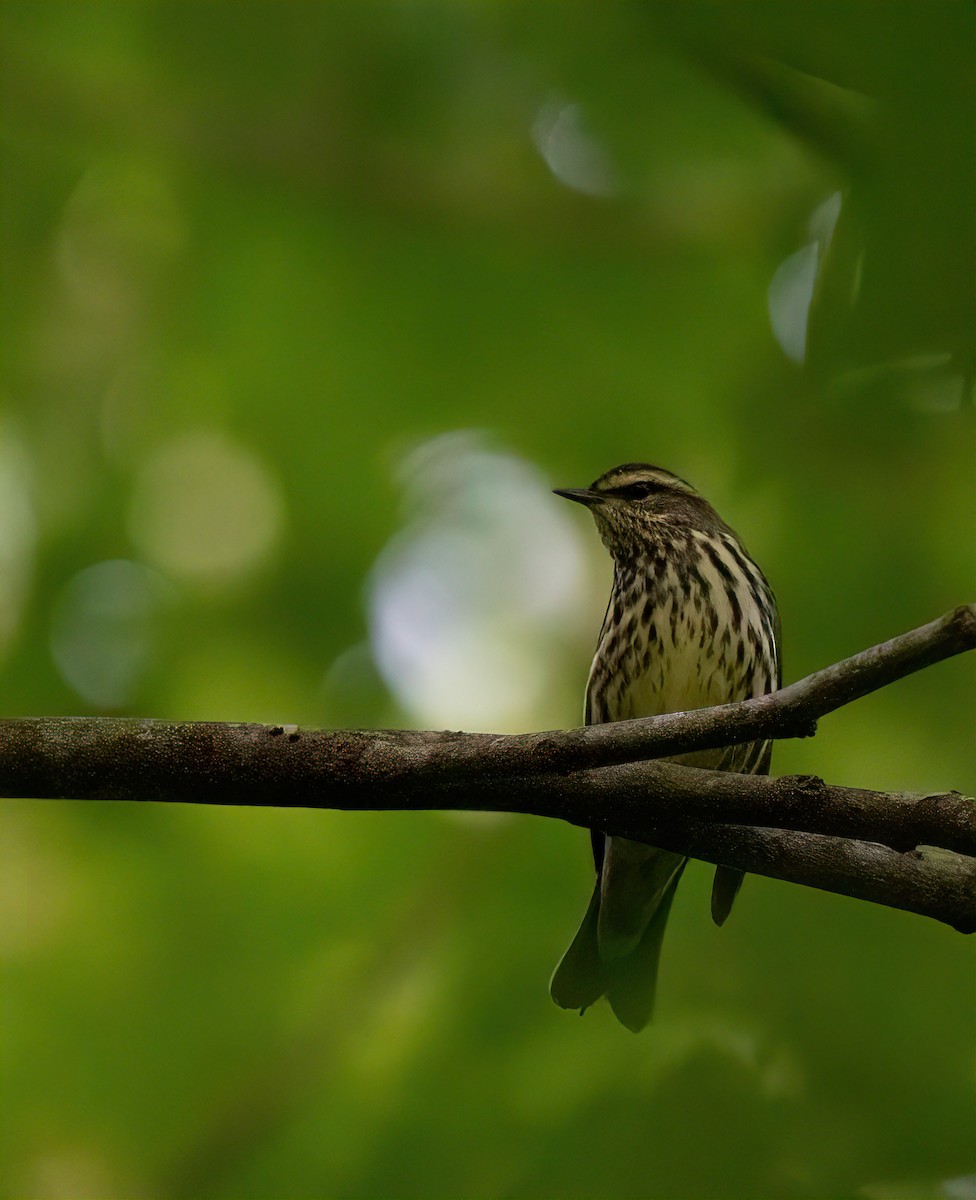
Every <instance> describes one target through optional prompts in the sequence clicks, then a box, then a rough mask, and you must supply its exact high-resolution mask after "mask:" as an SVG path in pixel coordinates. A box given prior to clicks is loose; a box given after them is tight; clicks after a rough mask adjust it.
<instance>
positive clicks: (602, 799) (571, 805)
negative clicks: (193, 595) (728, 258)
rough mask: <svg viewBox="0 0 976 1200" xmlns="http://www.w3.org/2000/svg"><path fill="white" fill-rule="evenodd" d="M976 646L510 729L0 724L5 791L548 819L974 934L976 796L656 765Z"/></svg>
mask: <svg viewBox="0 0 976 1200" xmlns="http://www.w3.org/2000/svg"><path fill="white" fill-rule="evenodd" d="M974 646H976V607H974V606H971V607H967V608H958V609H956V610H954V611H953V612H951V613H948V614H946V616H944V617H942V618H941V619H940V620H938V621H933V622H931V623H930V624H928V625H925V626H922V627H921V628H919V629H916V630H913V631H912V632H910V633H907V634H904V635H902V636H901V637H898V638H894V639H892V640H891V641H889V642H885V643H883V644H882V645H880V646H875V647H873V648H872V649H870V650H865V651H863V652H862V653H861V654H857V655H855V656H854V657H853V658H849V659H846V660H845V661H844V662H841V663H837V664H835V665H834V666H832V667H828V668H826V669H825V670H823V671H818V672H817V673H815V674H814V675H810V676H808V677H807V678H806V679H803V680H800V681H799V682H798V683H794V684H791V685H790V686H789V687H786V688H783V689H782V690H781V691H779V692H775V693H773V694H771V695H769V696H763V697H759V698H757V699H755V700H748V701H744V702H742V703H740V704H732V705H723V706H719V707H717V708H710V709H700V710H697V711H694V712H687V713H671V714H667V715H664V716H660V717H651V718H645V719H643V720H636V721H625V722H616V723H614V724H609V725H602V726H589V727H587V728H582V729H573V730H566V731H552V732H546V733H532V734H520V735H495V734H478V733H452V732H449V731H443V732H433V731H429V732H413V731H408V730H379V731H362V730H303V729H299V728H298V727H297V726H281V725H278V726H266V725H245V724H223V723H212V722H190V723H186V722H182V723H180V722H165V721H153V720H142V719H136V718H97V717H75V718H72V717H54V718H23V719H6V720H3V721H0V795H4V796H31V797H38V798H71V799H80V800H84V799H87V800H140V801H141V800H150V801H165V802H178V803H195V804H200V803H205V804H241V805H261V806H272V807H291V806H300V807H310V808H336V809H350V810H365V809H379V810H390V809H408V810H421V809H468V810H483V811H505V812H520V813H528V814H534V815H538V816H544V817H557V818H560V819H562V820H566V821H569V822H571V823H573V824H576V825H580V826H583V827H589V826H596V827H598V828H601V829H604V830H606V831H607V832H609V833H612V834H619V835H621V836H626V837H631V838H634V839H636V840H639V841H646V842H649V843H651V844H653V845H658V846H661V847H663V848H665V849H669V850H675V851H677V852H680V853H683V854H688V855H690V856H691V857H694V858H701V859H704V860H706V861H708V862H714V863H721V864H723V865H725V866H732V867H740V868H742V869H744V870H747V871H751V872H754V873H756V874H763V875H770V876H772V877H774V878H778V879H784V880H788V881H791V882H794V883H802V884H805V885H807V886H811V887H819V888H822V889H824V890H827V891H834V892H839V893H842V894H844V895H848V896H854V897H857V898H860V899H864V900H870V901H873V902H874V903H879V904H886V905H889V906H891V907H895V908H901V909H905V910H907V911H911V912H916V913H921V914H922V915H925V916H929V917H933V918H935V919H936V920H940V921H943V922H945V923H946V924H949V925H951V926H952V927H953V928H955V929H958V930H960V931H962V932H974V931H976V806H974V804H973V801H972V800H970V799H967V798H966V797H963V796H960V795H958V794H957V793H954V792H948V793H939V794H933V795H920V794H914V793H907V792H874V791H868V790H865V789H860V788H846V787H839V786H836V785H829V784H826V783H824V782H823V781H822V780H820V779H817V778H815V777H811V776H792V777H790V776H786V777H781V778H767V777H764V776H750V775H734V774H729V773H724V772H717V771H701V770H696V769H695V768H692V767H685V766H680V765H678V764H676V763H671V762H661V761H657V760H658V759H659V758H661V757H662V756H666V755H674V754H680V753H685V752H687V751H690V750H700V749H704V748H708V747H715V746H723V745H728V744H730V743H732V742H741V741H751V740H753V739H756V738H783V737H802V736H808V735H809V734H811V733H812V732H813V728H814V724H815V722H816V720H817V718H818V717H821V716H823V715H825V714H826V713H829V712H833V711H835V710H836V709H837V708H840V707H841V706H843V705H845V704H847V703H849V702H850V701H851V700H854V699H857V698H858V697H860V696H864V695H866V694H868V693H869V692H871V691H874V690H876V689H878V688H880V687H884V686H886V685H887V684H889V683H891V682H893V681H894V680H896V679H900V678H903V677H904V676H906V675H908V674H911V673H912V672H914V671H917V670H920V669H922V668H923V667H926V666H929V665H931V664H932V663H935V662H938V661H940V660H942V659H944V658H948V657H950V656H951V655H954V654H958V653H961V652H963V651H965V650H969V649H972V648H973V647H974ZM649 796H653V803H652V804H649V803H648V797H649ZM917 847H922V849H917Z"/></svg>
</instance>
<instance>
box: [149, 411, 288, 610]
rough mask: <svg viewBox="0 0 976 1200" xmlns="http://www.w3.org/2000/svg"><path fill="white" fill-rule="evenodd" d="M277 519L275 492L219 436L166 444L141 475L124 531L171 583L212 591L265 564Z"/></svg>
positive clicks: (237, 448)
mask: <svg viewBox="0 0 976 1200" xmlns="http://www.w3.org/2000/svg"><path fill="white" fill-rule="evenodd" d="M283 520H284V501H283V498H282V495H281V491H280V489H279V488H278V486H277V484H276V483H275V482H274V481H273V480H272V479H271V477H270V475H269V474H268V471H267V470H266V468H265V467H264V465H263V464H262V463H261V462H260V461H259V459H258V458H257V456H256V455H254V454H253V453H252V452H251V451H250V450H248V449H247V448H246V447H245V446H242V445H240V444H239V443H238V442H235V441H233V440H231V439H230V438H228V437H227V436H226V435H224V434H218V433H210V432H200V433H192V434H188V435H185V436H183V437H180V438H177V439H174V440H173V441H171V442H169V443H167V444H166V445H164V446H163V447H162V448H161V449H160V450H159V451H157V453H156V454H155V455H154V456H153V457H152V458H151V459H150V460H149V462H148V463H147V464H146V466H145V467H144V468H143V471H142V474H141V476H140V478H139V480H138V482H137V485H136V490H135V494H134V496H133V499H132V505H131V508H130V511H129V532H130V534H131V537H132V540H133V541H134V542H135V544H136V545H137V546H138V547H139V550H140V551H141V552H142V553H143V554H144V555H145V556H146V558H148V559H149V560H150V561H152V562H154V563H155V564H157V565H158V566H160V567H163V568H164V569H165V570H166V571H168V572H170V573H171V574H173V575H174V576H177V577H179V578H181V579H184V580H187V581H189V582H197V583H201V584H207V585H218V586H220V585H225V584H228V583H234V582H237V581H238V580H240V579H241V578H242V577H244V576H246V575H248V574H250V573H251V572H252V571H253V570H254V569H255V568H256V567H258V566H259V565H260V564H261V563H262V562H263V561H264V560H265V559H266V558H267V556H268V554H269V553H270V551H271V550H272V548H273V547H274V545H275V542H276V541H277V539H278V537H279V535H280V533H281V529H282V525H283Z"/></svg>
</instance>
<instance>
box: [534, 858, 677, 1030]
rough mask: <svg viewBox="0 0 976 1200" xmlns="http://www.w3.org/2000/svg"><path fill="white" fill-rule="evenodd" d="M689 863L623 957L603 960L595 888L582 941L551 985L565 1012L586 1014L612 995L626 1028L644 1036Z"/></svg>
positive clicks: (571, 949)
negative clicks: (676, 895) (675, 902)
mask: <svg viewBox="0 0 976 1200" xmlns="http://www.w3.org/2000/svg"><path fill="white" fill-rule="evenodd" d="M683 870H684V863H682V864H681V866H680V867H679V868H678V869H677V870H676V871H675V873H674V875H673V877H672V879H671V880H670V882H669V883H668V886H667V888H666V889H665V891H664V894H663V895H662V897H661V900H660V903H659V904H658V906H657V908H656V909H655V910H654V914H653V915H652V917H651V919H650V921H648V923H647V926H646V928H645V929H644V932H643V933H642V934H641V937H640V940H639V941H638V943H637V945H636V946H635V947H634V948H633V950H631V951H630V952H629V953H628V954H625V955H622V956H621V957H619V958H613V959H606V958H601V957H600V948H599V942H598V939H597V926H598V921H599V916H600V883H599V880H597V885H596V887H595V888H594V889H593V895H592V897H591V898H590V903H589V907H588V908H587V910H586V915H585V916H584V917H583V921H582V923H581V925H580V927H579V931H578V932H577V934H576V937H575V938H573V941H572V943H571V945H570V947H569V949H568V950H567V951H566V953H565V954H564V955H563V957H562V958H561V959H560V961H559V965H558V966H557V967H556V970H555V971H554V972H553V976H552V980H551V982H550V984H549V994H550V996H551V997H552V998H553V1000H554V1001H555V1002H556V1003H557V1004H558V1005H559V1006H560V1008H576V1009H579V1010H580V1012H581V1013H583V1012H585V1011H586V1009H587V1008H589V1007H590V1005H591V1004H595V1003H596V1001H597V1000H599V998H600V997H601V996H606V997H607V999H608V1000H609V1001H610V1007H611V1008H612V1009H613V1012H614V1015H615V1016H616V1018H617V1020H618V1021H620V1023H621V1024H622V1025H626V1027H627V1028H628V1029H631V1030H633V1032H634V1033H639V1032H640V1031H641V1030H642V1029H643V1028H644V1026H645V1025H646V1024H647V1023H648V1021H650V1019H651V1016H652V1014H653V1012H654V998H655V993H656V990H657V968H658V962H659V960H660V956H661V945H662V943H663V941H664V930H665V927H666V925H667V921H668V914H669V913H670V911H671V902H672V900H673V899H674V892H675V888H677V886H678V880H679V879H680V878H681V872H682V871H683Z"/></svg>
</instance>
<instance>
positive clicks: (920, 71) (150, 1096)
mask: <svg viewBox="0 0 976 1200" xmlns="http://www.w3.org/2000/svg"><path fill="white" fill-rule="evenodd" d="M0 13H2V20H3V56H4V61H3V63H2V64H0V66H2V87H3V97H2V100H3V108H2V123H3V133H4V142H3V147H4V148H3V155H4V158H3V169H4V179H3V222H2V225H3V231H2V237H3V245H2V252H3V262H4V266H3V289H2V306H3V311H2V316H3V334H4V336H3V372H4V383H3V391H2V416H0V686H2V712H3V713H4V714H5V715H12V716H13V715H17V716H25V715H35V714H36V715H43V714H58V713H86V712H94V713H104V714H109V715H111V714H134V715H149V716H155V717H166V718H188V719H210V720H223V719H226V720H253V721H268V722H298V723H302V724H309V725H322V726H342V725H345V726H367V727H374V726H384V725H385V726H397V725H400V726H404V725H412V726H416V727H430V726H437V727H453V728H459V727H466V728H489V729H491V728H493V729H499V730H502V729H532V728H551V727H565V726H569V725H572V724H575V723H577V722H578V721H579V719H580V709H581V695H582V687H583V682H584V680H585V676H586V671H587V666H588V660H589V655H590V653H591V649H592V645H593V641H594V639H595V636H596V631H597V628H598V626H599V622H600V619H601V617H602V613H603V604H604V601H605V592H606V589H607V587H608V582H609V564H608V562H607V561H606V560H605V557H604V554H603V551H602V549H601V547H600V546H599V545H598V543H597V539H596V536H595V534H594V531H593V529H592V528H591V527H590V524H589V521H588V519H587V518H586V515H585V514H584V513H583V512H581V511H577V510H575V509H574V510H572V511H570V506H567V505H563V504H562V502H560V501H558V500H557V499H556V498H554V497H552V496H551V495H550V494H549V491H548V489H549V488H551V487H552V486H557V485H561V486H579V485H583V484H585V483H587V482H589V481H590V480H591V479H592V478H594V477H595V476H596V475H598V474H600V473H601V472H602V471H604V470H606V469H607V468H609V467H610V466H612V465H614V464H615V463H617V462H621V461H630V460H634V459H647V460H650V461H652V462H655V463H659V464H661V465H664V466H667V467H669V468H670V469H672V470H675V471H677V472H678V473H679V474H681V475H683V476H685V477H686V478H689V479H690V480H692V481H693V482H694V483H695V484H696V485H697V486H698V487H699V488H700V489H701V490H702V491H703V492H704V493H705V494H706V495H707V496H708V497H709V498H710V499H711V500H712V501H713V502H714V503H715V505H716V507H717V508H718V509H719V511H720V512H721V513H722V514H723V516H725V517H726V519H727V520H729V522H730V523H731V524H732V525H733V526H734V527H735V528H737V529H738V530H739V531H740V533H741V534H742V536H743V539H744V541H745V542H746V544H747V546H748V547H749V549H750V551H751V552H752V553H753V555H754V556H755V557H756V558H757V559H758V560H759V561H760V562H761V563H762V564H763V566H764V568H765V570H766V572H767V574H768V575H769V577H770V579H771V581H772V583H773V586H774V588H775V590H776V592H777V596H778V598H779V603H780V608H781V613H782V621H783V629H784V657H785V673H786V678H787V679H788V680H791V679H796V678H799V677H800V676H802V675H804V674H806V673H807V672H809V671H811V670H813V669H816V668H817V667H819V666H823V665H826V664H827V663H830V662H833V661H836V660H837V659H839V658H842V657H844V656H846V655H848V654H850V653H853V652H855V651H857V650H859V649H862V648H863V647H865V646H868V645H872V644H874V643H876V642H878V641H881V640H883V639H884V638H887V637H889V636H892V635H894V634H897V633H900V632H902V631H904V630H906V629H909V628H912V627H913V626H916V625H918V624H921V623H923V622H925V621H927V620H929V619H931V618H934V617H936V616H938V615H939V614H941V613H942V612H943V611H945V610H946V609H948V608H950V607H952V606H953V605H955V604H958V603H961V602H964V601H965V600H967V599H968V598H970V593H971V589H972V581H973V577H974V555H973V545H972V542H973V539H972V512H973V482H972V475H973V472H972V463H973V407H972V400H971V386H972V377H973V373H972V368H973V360H974V356H973V341H972V338H973V334H972V326H973V321H972V318H973V305H972V292H971V287H972V284H971V278H970V272H971V264H972V261H973V255H972V229H971V209H972V199H973V197H972V179H973V174H972V165H973V164H972V134H971V114H972V68H971V63H970V59H971V44H972V10H971V8H970V7H969V5H968V4H961V3H954V2H946V0H936V2H934V3H903V4H897V5H885V6H878V5H863V6H862V5H860V4H856V3H847V4H836V5H835V4H831V3H823V4H805V5H794V4H786V3H784V4H780V5H772V4H765V5H752V4H738V5H722V4H715V5H709V4H704V3H698V2H697V0H696V2H694V3H687V4H682V5H677V4H674V5H672V4H664V3H659V4H653V5H649V6H635V5H625V4H618V3H609V4H595V3H594V4H589V5H582V4H568V3H566V4H561V3H555V2H552V3H531V4H522V5H514V4H503V3H494V4H493V3H482V4H474V3H471V4H467V3H464V4H461V3H441V4H437V3H428V4H406V3H381V4H372V3H351V2H350V3H332V4H320V5H313V4H299V3H274V4H251V3H249V4H204V3H149V2H144V0H138V2H137V0H130V2H127V3H121V2H120V3H102V2H98V3H82V2H77V0H76V2H74V3H64V4H62V3H16V2H11V0H6V2H5V3H4V5H3V7H2V10H0ZM801 72H802V73H803V74H801ZM818 81H826V82H818ZM841 195H842V197H843V200H842V202H841V203H840V217H839V219H838V220H837V223H836V227H835V228H834V232H833V237H832V238H831V239H830V240H829V245H828V233H829V230H830V227H831V219H832V216H836V211H837V205H838V201H839V197H840V196H841ZM794 256H795V257H794ZM814 268H816V285H815V289H814V298H813V302H812V306H811V308H810V316H809V323H808V325H807V324H806V322H805V313H806V306H807V304H808V303H809V301H810V288H811V286H812V280H813V274H814ZM774 329H775V330H776V331H777V333H775V334H774ZM804 331H805V334H806V346H805V350H804V348H803V345H802V343H803V338H804ZM784 347H785V350H784ZM785 351H789V353H787V352H785ZM800 359H803V361H802V362H801V361H798V360H800ZM972 701H973V689H972V673H971V668H970V666H969V664H968V663H967V662H965V661H962V660H958V659H957V660H954V661H952V662H949V663H945V664H942V665H940V666H938V667H936V668H933V669H931V670H930V671H927V672H925V673H923V674H921V675H917V676H913V677H912V678H910V679H908V680H906V681H903V682H901V683H899V684H897V685H895V686H893V687H891V688H889V689H887V690H885V691H884V692H882V693H879V694H876V695H874V696H871V697H869V698H867V699H865V700H862V701H860V702H858V703H857V704H856V705H855V706H853V707H852V708H850V709H845V710H843V711H842V712H840V713H838V714H837V715H835V716H833V717H830V718H828V719H826V720H824V721H823V722H822V723H821V728H820V732H819V734H818V736H817V738H816V739H815V740H814V741H812V742H803V743H784V744H781V745H780V746H779V747H778V748H777V752H776V755H775V756H774V764H773V765H774V770H776V771H778V772H815V773H817V774H821V775H823V776H825V777H826V778H827V779H830V780H832V781H836V782H840V783H847V784H854V785H862V786H867V787H875V788H894V789H900V788H905V789H944V788H949V787H955V788H959V789H963V790H967V791H971V790H972V788H973V786H974V782H976V780H974V770H973V756H972V751H971V745H970V740H969V739H970V735H971V728H972V715H973V703H972ZM2 822H3V824H2V832H3V837H2V856H3V864H2V870H3V873H2V880H3V883H2V886H3V907H2V916H0V950H2V953H3V992H2V1004H3V1013H2V1017H3V1029H2V1033H3V1043H2V1055H3V1060H2V1080H0V1083H2V1102H3V1112H2V1120H0V1137H2V1142H3V1144H2V1146H0V1161H2V1164H3V1166H2V1168H0V1170H2V1189H3V1195H5V1196H8V1197H12V1198H13V1197H16V1198H18V1200H25V1198H26V1200H59V1198H62V1197H64V1198H68V1197H71V1198H86V1200H107V1198H109V1197H123V1198H129V1197H160V1198H163V1200H167V1198H170V1197H174V1198H175V1197H194V1198H200V1197H204V1198H209V1197H214V1198H217V1197H281V1198H290V1197H294V1198H299V1197H328V1196H344V1197H356V1196H363V1197H365V1196H390V1197H400V1196H404V1197H406V1196H416V1197H441V1196H443V1197H458V1196H471V1197H482V1196H484V1197H502V1196H506V1197H507V1196H511V1197H549V1196H551V1197H643V1196H647V1197H725V1196H729V1197H731V1196H750V1197H760V1196H762V1197H826V1196H831V1197H841V1196H858V1197H868V1198H871V1197H879V1198H882V1200H883V1198H886V1197H902V1196H904V1197H912V1198H915V1200H920V1198H924V1197H928V1196H956V1197H959V1196H963V1195H967V1196H972V1195H973V1194H976V1189H974V1184H973V1182H972V1179H970V1180H969V1182H966V1180H965V1179H961V1177H966V1176H972V1174H973V1172H974V1171H976V1154H974V1152H973V1140H972V1133H973V1117H974V1087H973V1083H974V1072H973V1066H974V1064H973V1050H974V987H973V982H974V981H973V957H972V948H971V944H970V943H968V942H967V941H966V940H965V939H964V938H962V937H961V936H959V935H958V934H955V933H953V932H952V931H950V930H949V929H947V928H945V927H942V926H939V925H936V924H935V923H934V922H926V921H924V920H923V919H921V918H917V917H912V916H908V915H905V914H901V913H897V912H893V911H888V910H884V909H880V908H875V907H872V906H869V905H866V904H859V903H856V902H854V901H850V900H846V899H843V898H840V897H836V896H830V895H827V894H823V893H819V892H814V891H808V890H806V889H802V888H798V887H790V886H787V885H785V884H779V883H776V882H773V881H769V880H764V879H758V878H750V879H749V880H748V881H747V884H746V887H745V888H744V890H743V893H742V895H741V897H740V899H739V902H738V904H737V907H736V912H735V914H734V917H733V919H732V920H731V921H730V922H729V924H728V925H727V926H726V927H725V928H724V929H722V930H721V931H719V930H717V929H715V928H714V927H713V926H712V925H711V923H710V921H709V919H708V915H707V896H708V886H709V872H708V871H707V869H706V868H705V867H703V866H701V865H697V864H693V866H692V868H690V869H689V871H688V872H687V873H686V875H685V882H684V883H683V884H682V888H681V891H680V892H679V896H678V900H677V903H676V905H675V908H674V911H673V915H672V918H671V925H670V932H669V935H668V939H667V943H666V946H665V951H664V960H663V964H662V974H661V983H660V989H659V1005H658V1015H657V1018H656V1020H655V1023H654V1025H653V1026H652V1027H651V1028H649V1029H648V1030H647V1031H645V1033H644V1034H642V1035H641V1036H640V1037H637V1038H635V1037H633V1036H632V1035H630V1034H629V1033H627V1032H626V1031H625V1030H623V1029H622V1028H621V1027H619V1026H618V1025H617V1024H616V1023H615V1022H614V1021H613V1019H612V1017H611V1015H610V1013H609V1012H608V1010H606V1009H605V1008H604V1007H602V1006H600V1007H598V1008H597V1009H595V1010H593V1011H592V1012H590V1013H588V1014H587V1015H586V1017H585V1019H583V1020H580V1019H579V1018H577V1017H575V1016H573V1015H571V1014H568V1013H564V1012H561V1011H559V1010H557V1009H556V1008H554V1007H553V1006H552V1004H551V1003H550V1001H549V999H548V997H547V991H546V989H547V981H548V977H549V973H550V971H551V969H552V966H553V964H554V963H555V961H556V960H557V958H558V956H559V954H560V953H561V951H562V950H563V948H564V946H565V944H566V942H567V940H568V938H569V937H570V936H571V934H572V932H573V931H574V929H575V927H576V923H577V921H578V919H579V917H580V915H581V913H582V910H583V907H584V904H585V901H586V898H587V895H588V892H589V887H590V864H589V859H588V849H587V846H586V839H585V837H584V836H583V834H581V833H580V831H579V830H576V829H573V828H571V827H569V826H562V825H559V824H557V823H554V822H544V821H541V820H532V819H528V818H513V817H509V818H498V819H494V818H489V817H484V818H474V817H471V818H457V817H453V818H448V817H445V816H442V815H436V814H419V815H407V814H340V813H326V812H318V813H313V812H304V811H297V810H295V811H277V812H261V811H249V810H246V809H239V810H238V809H233V808H229V809H212V810H209V809H207V808H206V807H202V806H201V807H198V808H195V807H192V806H156V807H152V806H142V805H139V804H134V803H133V804H82V803H72V802H41V801H35V800H25V801H12V800H11V801H4V802H3V805H2ZM967 1189H968V1190H967Z"/></svg>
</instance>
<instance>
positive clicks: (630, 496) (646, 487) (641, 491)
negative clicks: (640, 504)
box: [617, 480, 654, 500]
mask: <svg viewBox="0 0 976 1200" xmlns="http://www.w3.org/2000/svg"><path fill="white" fill-rule="evenodd" d="M653 491H654V484H653V483H648V482H647V481H646V480H645V481H644V482H643V483H628V484H627V486H626V487H622V488H618V489H617V495H618V496H620V498H621V499H622V500H643V499H644V497H645V496H649V495H650V494H651V492H653Z"/></svg>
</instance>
